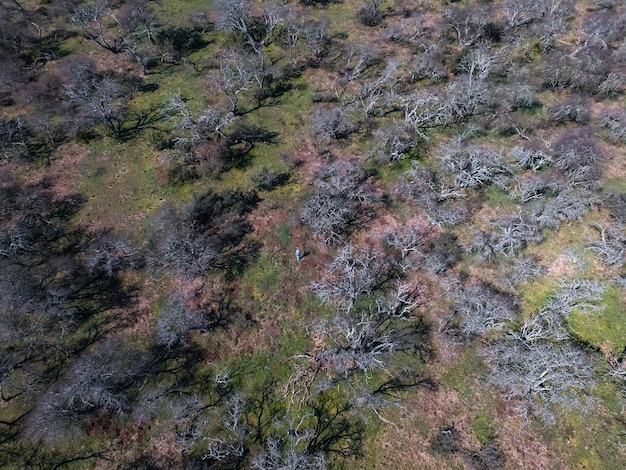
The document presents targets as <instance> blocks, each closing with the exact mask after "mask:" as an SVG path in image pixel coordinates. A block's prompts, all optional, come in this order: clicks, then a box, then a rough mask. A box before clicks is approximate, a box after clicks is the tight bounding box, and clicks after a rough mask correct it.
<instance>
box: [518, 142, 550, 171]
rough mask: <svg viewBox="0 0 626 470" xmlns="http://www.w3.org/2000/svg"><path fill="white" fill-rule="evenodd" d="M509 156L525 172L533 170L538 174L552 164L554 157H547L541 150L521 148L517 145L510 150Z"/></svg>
mask: <svg viewBox="0 0 626 470" xmlns="http://www.w3.org/2000/svg"><path fill="white" fill-rule="evenodd" d="M509 155H510V156H511V158H513V160H515V163H516V164H517V165H518V166H519V167H520V168H521V169H523V170H532V171H534V172H536V171H539V170H541V169H542V168H545V167H548V166H550V165H551V164H552V157H551V156H550V155H546V154H545V153H544V152H543V151H542V150H540V149H534V148H528V147H520V146H517V145H516V146H515V147H513V148H512V149H511V150H510V152H509Z"/></svg>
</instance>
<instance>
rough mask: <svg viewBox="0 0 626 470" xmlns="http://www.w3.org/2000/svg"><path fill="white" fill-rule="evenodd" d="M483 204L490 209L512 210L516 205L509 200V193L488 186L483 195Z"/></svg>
mask: <svg viewBox="0 0 626 470" xmlns="http://www.w3.org/2000/svg"><path fill="white" fill-rule="evenodd" d="M484 196H485V203H486V204H487V205H488V206H489V207H491V208H492V209H503V210H506V209H513V208H516V207H517V204H515V202H514V201H513V200H512V199H511V195H510V193H507V192H506V191H503V190H501V189H500V188H497V187H495V186H489V187H488V188H487V189H486V190H485V193H484Z"/></svg>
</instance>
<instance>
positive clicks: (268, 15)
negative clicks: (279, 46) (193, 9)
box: [213, 0, 286, 68]
mask: <svg viewBox="0 0 626 470" xmlns="http://www.w3.org/2000/svg"><path fill="white" fill-rule="evenodd" d="M213 8H214V9H215V10H216V11H217V12H218V14H219V18H218V20H217V23H216V28H217V29H224V30H229V31H232V32H235V33H237V34H240V35H242V36H243V38H244V41H245V43H246V44H247V45H248V46H250V47H251V48H252V50H253V51H254V53H255V54H257V55H258V57H259V60H260V62H261V63H260V66H261V68H264V67H265V52H264V48H265V47H266V46H267V45H269V44H270V42H271V39H272V34H273V31H274V29H275V28H276V27H277V26H278V25H280V24H282V23H283V22H284V21H285V15H286V10H285V9H284V7H283V6H282V5H281V4H280V3H278V2H275V1H270V0H268V1H264V2H263V4H262V5H261V6H260V9H259V11H258V12H255V9H254V2H253V1H252V0H235V1H231V0H219V1H217V2H215V3H214V5H213Z"/></svg>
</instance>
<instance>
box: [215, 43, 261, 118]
mask: <svg viewBox="0 0 626 470" xmlns="http://www.w3.org/2000/svg"><path fill="white" fill-rule="evenodd" d="M212 78H213V79H214V80H215V83H216V84H217V86H218V87H219V89H220V90H221V91H222V92H223V93H224V94H225V95H226V97H227V98H228V101H230V112H231V113H233V114H234V115H235V116H236V115H237V114H238V113H239V112H240V110H239V98H240V97H239V95H240V94H241V93H242V92H244V91H246V90H248V89H249V87H250V84H251V83H252V80H253V78H254V72H253V71H252V70H251V69H250V67H249V66H248V64H246V63H245V62H244V61H242V60H241V59H240V58H239V57H238V56H237V54H235V53H231V54H229V55H227V56H224V57H222V58H220V66H219V71H216V72H215V73H214V74H213V75H212Z"/></svg>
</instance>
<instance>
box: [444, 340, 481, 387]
mask: <svg viewBox="0 0 626 470" xmlns="http://www.w3.org/2000/svg"><path fill="white" fill-rule="evenodd" d="M485 373H486V368H485V365H484V364H483V363H482V360H481V359H480V357H479V356H478V353H477V351H476V349H475V348H474V349H468V350H466V351H465V352H464V354H463V356H462V357H461V359H459V361H458V363H457V364H456V365H455V366H453V367H451V368H450V369H449V370H448V371H447V372H446V373H445V374H444V376H443V377H442V379H441V381H442V383H444V384H445V385H448V386H450V387H452V388H453V389H455V390H456V391H458V392H459V395H460V396H461V397H463V398H465V399H471V398H472V396H473V395H474V390H473V388H472V386H471V382H472V378H477V377H480V376H482V375H484V374H485Z"/></svg>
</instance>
